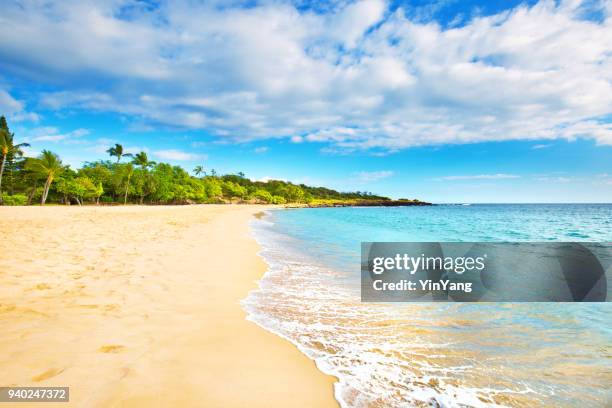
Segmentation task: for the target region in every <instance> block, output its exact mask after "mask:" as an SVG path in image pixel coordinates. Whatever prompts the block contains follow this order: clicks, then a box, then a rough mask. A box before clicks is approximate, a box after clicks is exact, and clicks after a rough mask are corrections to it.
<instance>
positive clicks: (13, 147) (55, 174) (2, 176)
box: [0, 116, 388, 205]
mask: <svg viewBox="0 0 612 408" xmlns="http://www.w3.org/2000/svg"><path fill="white" fill-rule="evenodd" d="M29 146H30V145H29V144H27V143H17V142H16V140H15V135H14V133H12V132H11V131H10V129H9V127H8V123H7V121H6V118H5V117H4V116H2V117H0V153H1V155H2V156H1V157H0V159H1V160H2V161H1V164H0V204H3V205H30V204H38V203H39V204H42V205H44V204H46V203H61V204H78V205H83V204H85V203H92V204H94V203H95V204H100V203H107V204H111V203H121V204H128V203H138V204H191V203H228V202H249V203H270V204H285V203H311V202H316V201H317V200H318V201H321V200H332V201H333V200H337V201H350V200H388V198H386V197H382V196H376V195H373V194H371V193H368V192H350V193H341V192H338V191H336V190H332V189H328V188H325V187H311V186H307V185H304V184H294V183H290V182H287V181H282V180H269V181H267V182H262V181H252V180H250V179H248V178H247V177H246V176H245V175H244V173H242V172H239V173H237V174H225V175H219V174H217V172H216V171H215V170H214V169H211V170H210V171H208V172H207V171H206V169H205V167H204V166H202V165H198V166H196V167H195V168H194V169H193V172H192V174H190V173H189V172H187V171H186V170H185V169H183V168H182V167H180V166H175V165H171V164H168V163H157V162H154V161H151V160H149V158H148V156H147V153H146V152H144V151H143V152H140V153H137V154H130V153H127V152H125V151H124V149H123V146H122V145H120V144H115V145H114V146H112V147H110V148H109V149H108V150H107V153H108V154H109V157H110V158H109V159H105V160H98V161H94V162H87V163H85V164H84V165H83V166H82V167H81V168H80V169H72V168H70V166H69V165H66V164H64V163H62V160H61V158H60V157H59V156H58V155H57V154H55V153H53V152H51V151H49V150H43V151H42V152H41V153H40V155H39V156H37V157H26V156H25V155H24V151H23V148H24V147H29Z"/></svg>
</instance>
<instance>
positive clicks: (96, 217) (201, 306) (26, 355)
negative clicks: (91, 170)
mask: <svg viewBox="0 0 612 408" xmlns="http://www.w3.org/2000/svg"><path fill="white" fill-rule="evenodd" d="M261 209H262V208H261V207H257V206H252V207H250V206H213V205H210V206H185V207H141V206H128V207H82V208H79V207H75V206H71V207H63V206H58V207H44V208H41V207H12V208H11V207H0V231H2V237H1V239H0V282H1V285H0V386H70V399H71V402H70V404H53V406H76V407H107V406H112V407H122V406H123V407H140V406H142V407H152V406H164V407H193V406H198V407H277V406H278V407H295V406H300V407H326V406H337V404H336V402H335V400H334V398H333V381H334V379H333V378H331V377H329V376H326V375H324V374H322V373H321V372H319V371H318V370H317V369H316V367H315V364H314V363H313V362H312V361H311V360H309V359H308V358H306V357H305V356H304V355H303V354H301V353H300V352H299V351H298V350H297V348H296V347H294V346H293V345H292V344H290V343H289V342H287V341H285V340H283V339H281V338H279V337H277V336H275V335H273V334H271V333H269V332H267V331H265V330H263V329H262V328H260V327H259V326H257V325H255V324H254V323H251V322H248V321H247V320H245V316H246V314H245V312H244V311H243V310H242V308H241V307H240V303H239V302H240V300H241V299H243V298H244V297H245V296H246V295H247V293H248V292H249V290H251V289H253V288H254V287H255V286H256V281H257V279H259V278H260V276H261V275H262V274H263V273H264V271H265V264H264V262H263V260H262V259H261V258H259V257H258V256H257V251H258V249H259V248H258V246H257V243H256V242H255V241H254V240H253V239H252V237H251V236H250V232H249V228H248V222H249V220H250V219H252V217H253V215H254V214H255V213H257V212H259V211H261ZM1 405H4V404H0V406H1ZM28 405H31V406H35V407H41V406H44V405H45V404H40V403H37V404H19V406H20V407H25V406H28ZM47 405H48V404H47Z"/></svg>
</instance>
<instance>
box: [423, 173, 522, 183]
mask: <svg viewBox="0 0 612 408" xmlns="http://www.w3.org/2000/svg"><path fill="white" fill-rule="evenodd" d="M516 178H520V176H518V175H516V174H505V173H497V174H474V175H460V176H445V177H438V178H436V179H435V180H438V181H455V180H504V179H516Z"/></svg>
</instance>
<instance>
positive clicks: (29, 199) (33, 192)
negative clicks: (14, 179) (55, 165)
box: [28, 180, 37, 205]
mask: <svg viewBox="0 0 612 408" xmlns="http://www.w3.org/2000/svg"><path fill="white" fill-rule="evenodd" d="M36 187H37V183H36V180H34V187H32V191H30V194H29V195H28V205H31V204H32V200H33V199H34V194H36Z"/></svg>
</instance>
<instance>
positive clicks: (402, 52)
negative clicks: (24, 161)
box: [0, 0, 612, 151]
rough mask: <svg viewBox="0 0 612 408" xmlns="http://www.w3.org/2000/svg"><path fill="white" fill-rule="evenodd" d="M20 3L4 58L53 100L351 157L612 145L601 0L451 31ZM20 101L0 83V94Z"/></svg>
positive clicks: (279, 14)
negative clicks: (545, 144)
mask: <svg viewBox="0 0 612 408" xmlns="http://www.w3.org/2000/svg"><path fill="white" fill-rule="evenodd" d="M19 3H20V2H11V3H9V4H7V5H5V6H4V7H3V12H2V17H1V18H2V24H0V57H1V58H0V67H1V68H2V70H3V71H4V72H7V73H10V74H12V75H15V76H19V77H24V78H28V79H30V80H34V81H38V82H41V83H53V84H54V87H55V88H59V89H62V90H61V91H57V92H46V93H44V94H41V95H39V97H40V103H41V105H42V106H45V107H47V108H51V109H58V110H61V109H75V108H76V109H78V108H83V109H91V110H99V111H109V112H118V113H121V114H127V115H133V116H134V117H137V118H138V120H140V121H142V122H143V124H142V126H145V125H146V123H148V124H152V125H160V124H161V125H165V126H175V127H181V128H189V129H206V130H207V131H209V132H210V133H212V134H214V135H217V136H218V137H222V138H224V137H233V138H238V139H242V140H256V139H265V138H270V137H275V138H278V137H287V138H289V139H290V140H291V141H292V142H294V143H299V142H301V141H311V142H321V143H325V144H328V145H332V147H333V149H336V150H337V149H340V150H345V151H351V150H358V149H371V148H375V149H380V150H391V151H392V150H397V149H402V148H407V147H411V146H421V145H439V144H447V143H474V142H481V141H501V140H544V141H545V140H552V139H557V138H563V139H568V140H572V139H575V138H588V139H592V140H595V141H596V142H597V143H599V144H612V125H611V124H610V123H609V122H610V120H609V115H610V113H612V108H611V106H612V12H611V8H610V6H609V5H608V6H607V8H606V6H605V4H607V3H605V2H604V3H597V2H595V3H594V2H590V3H589V7H597V6H598V4H599V5H602V6H601V10H599V12H600V14H601V16H602V20H601V21H593V20H592V19H591V20H588V19H585V18H584V13H585V7H586V6H585V5H584V4H581V2H579V1H562V2H560V4H558V5H557V3H556V2H552V1H541V2H540V3H538V4H536V5H534V6H532V7H527V6H524V5H523V6H519V7H517V8H516V9H514V10H511V11H509V12H503V13H501V14H499V15H493V16H488V17H476V18H474V19H472V20H471V21H468V22H467V23H466V24H465V25H463V26H461V27H455V28H450V29H443V28H441V27H440V26H439V25H437V24H436V23H435V22H430V21H424V20H423V19H422V18H412V19H411V18H409V17H407V16H406V13H404V11H403V9H401V8H400V9H398V10H397V11H395V12H393V13H392V12H391V11H390V8H389V6H388V4H386V3H385V2H383V1H382V0H364V1H358V2H353V3H348V4H347V3H345V2H337V3H333V5H331V6H329V10H331V11H330V12H329V13H315V12H313V11H309V10H299V9H298V8H296V7H294V6H293V5H292V4H290V3H286V2H263V3H261V4H259V5H257V6H253V7H239V6H236V3H231V4H230V5H227V4H225V5H224V6H223V7H218V5H217V4H214V3H210V2H204V3H193V2H188V1H176V2H168V3H165V4H163V5H161V6H158V7H156V6H151V7H148V8H147V7H135V6H134V5H133V3H131V2H128V1H127V0H108V1H93V0H90V1H76V0H72V1H63V2H42V3H41V2H29V1H24V2H21V3H22V4H19ZM126 5H130V7H125V6H126ZM126 13H128V15H126ZM408 15H409V16H411V15H414V13H408ZM126 39H129V41H127V40H126ZM91 50H95V52H92V51H91ZM58 55H61V56H62V57H61V58H58V57H57V56H58ZM109 61H112V63H109ZM15 103H20V102H18V101H15V100H14V99H12V100H11V99H7V98H6V95H3V94H1V93H0V104H5V105H7V106H13V109H14V108H15V107H17V105H15ZM145 122H146V123H145Z"/></svg>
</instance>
